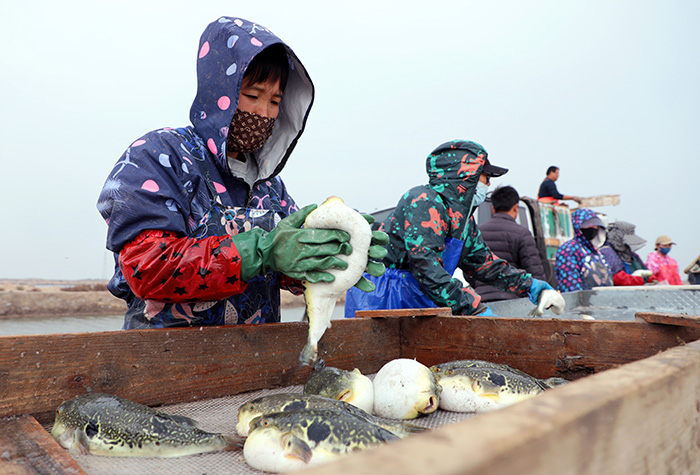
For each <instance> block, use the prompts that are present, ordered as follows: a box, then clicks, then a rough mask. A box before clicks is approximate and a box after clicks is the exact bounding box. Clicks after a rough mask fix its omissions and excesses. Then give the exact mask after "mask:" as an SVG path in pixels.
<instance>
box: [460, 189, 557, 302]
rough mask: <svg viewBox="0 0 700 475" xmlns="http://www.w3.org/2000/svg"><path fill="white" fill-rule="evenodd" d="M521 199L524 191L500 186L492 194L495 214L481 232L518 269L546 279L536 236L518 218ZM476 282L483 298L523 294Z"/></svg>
mask: <svg viewBox="0 0 700 475" xmlns="http://www.w3.org/2000/svg"><path fill="white" fill-rule="evenodd" d="M519 202H520V195H518V192H517V191H516V190H515V188H513V187H512V186H499V187H498V188H496V189H495V190H494V192H493V193H492V194H491V207H492V208H493V212H494V215H493V216H492V217H491V219H489V220H488V221H486V222H485V223H484V224H480V225H479V229H480V230H481V236H482V237H483V239H484V241H485V242H486V244H487V245H488V247H489V249H491V251H492V252H493V253H494V254H496V255H497V256H498V257H500V258H501V259H504V260H506V261H508V263H509V264H511V265H512V266H514V267H517V268H518V269H523V270H525V271H527V272H529V273H530V274H532V277H534V278H535V279H540V280H546V278H545V273H544V268H543V267H542V261H541V260H540V255H539V253H538V251H537V246H536V245H535V238H534V237H532V234H530V231H529V230H528V229H527V228H526V227H524V226H521V225H520V224H518V223H517V222H516V221H515V218H516V217H517V216H518V203H519ZM475 284H476V285H475V288H474V290H476V293H477V294H479V295H480V296H481V301H482V302H493V301H496V300H509V299H517V298H519V297H518V296H517V295H515V294H512V293H508V292H503V291H501V290H498V289H496V288H495V287H492V286H490V285H486V284H484V283H483V282H479V281H477V282H476V283H475Z"/></svg>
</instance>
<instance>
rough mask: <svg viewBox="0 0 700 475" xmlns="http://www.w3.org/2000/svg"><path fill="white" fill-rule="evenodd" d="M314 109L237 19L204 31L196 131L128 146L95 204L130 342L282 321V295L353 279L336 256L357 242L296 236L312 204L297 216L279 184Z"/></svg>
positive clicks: (259, 38)
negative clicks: (140, 336) (339, 272)
mask: <svg viewBox="0 0 700 475" xmlns="http://www.w3.org/2000/svg"><path fill="white" fill-rule="evenodd" d="M313 98H314V87H313V84H312V82H311V80H310V78H309V76H308V74H307V72H306V69H305V68H304V66H303V65H302V64H301V62H300V61H299V59H298V58H297V57H296V55H295V54H294V52H293V51H292V50H291V49H290V48H289V47H288V46H287V45H286V44H284V43H283V42H282V41H281V40H280V39H279V38H278V37H277V36H275V35H274V34H273V33H272V32H271V31H270V30H268V29H267V28H265V27H263V26H262V25H260V24H258V23H253V22H250V21H247V20H243V19H240V18H235V17H221V18H219V19H218V20H216V21H214V22H212V23H211V24H209V25H208V27H207V28H206V30H205V31H204V33H203V34H202V36H201V39H200V42H199V48H198V50H197V94H196V97H195V99H194V102H193V104H192V107H191V110H190V121H191V123H192V125H190V126H187V127H181V128H163V129H158V130H154V131H152V132H149V133H147V134H146V135H144V136H143V137H141V138H139V139H138V140H136V141H134V142H133V143H131V145H130V146H129V147H128V148H127V149H126V151H125V152H124V154H123V155H122V157H121V158H120V159H119V161H118V162H117V164H116V165H115V166H114V168H113V169H112V171H111V173H110V174H109V176H108V178H107V180H106V182H105V184H104V187H103V189H102V192H101V194H100V197H99V200H98V203H97V208H98V210H99V211H100V213H101V214H102V216H103V218H104V219H105V221H106V222H107V224H108V232H107V248H108V249H109V250H111V251H112V252H113V253H114V256H115V271H114V276H113V277H112V278H111V280H110V282H109V285H108V287H109V290H110V291H111V292H112V294H114V295H115V296H117V297H119V298H122V299H124V300H125V301H126V303H127V305H128V310H127V313H126V315H125V320H124V328H125V329H129V328H153V327H156V328H162V327H173V326H200V325H223V324H237V323H263V322H277V321H279V320H280V313H279V306H280V288H285V289H287V290H290V291H293V292H295V293H298V292H301V288H300V280H301V279H306V280H308V281H309V282H317V281H330V280H332V279H333V276H332V275H331V274H329V273H327V272H324V271H325V270H327V269H329V268H331V267H338V268H345V267H346V266H347V264H346V263H345V262H344V261H342V260H341V259H340V258H339V257H337V254H340V253H344V254H348V253H349V252H351V249H350V247H349V244H348V243H347V241H348V239H349V235H348V234H347V233H345V232H342V231H335V230H318V229H314V230H312V229H301V225H302V223H303V222H304V219H305V218H306V216H307V215H308V214H309V213H310V212H311V211H312V210H313V209H314V208H315V207H316V205H310V206H307V207H305V208H304V209H302V210H301V211H297V210H298V207H297V205H296V203H295V202H294V200H293V199H292V198H291V196H290V195H289V194H288V192H287V189H286V187H285V185H284V183H283V181H282V179H281V178H280V176H279V175H280V172H281V171H282V169H283V168H284V166H285V165H286V163H287V160H288V158H289V156H290V154H291V153H292V150H293V149H294V147H295V145H296V143H297V141H298V140H299V138H300V136H301V134H302V132H303V131H304V127H305V124H306V120H307V117H308V114H309V111H310V109H311V105H312V103H313ZM374 237H375V242H380V241H382V239H381V238H382V236H381V235H380V234H375V235H374ZM376 240H379V241H376ZM375 247H376V246H375ZM358 285H360V286H362V287H363V288H365V290H368V287H366V286H363V285H361V283H358Z"/></svg>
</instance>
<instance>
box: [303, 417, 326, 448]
mask: <svg viewBox="0 0 700 475" xmlns="http://www.w3.org/2000/svg"><path fill="white" fill-rule="evenodd" d="M306 434H307V435H308V437H309V440H311V441H313V442H315V443H317V444H318V443H319V442H321V441H322V440H326V439H327V438H328V436H329V435H331V429H330V427H328V425H327V424H325V423H323V422H321V421H314V422H313V423H312V424H311V425H310V426H309V428H308V429H307V431H306Z"/></svg>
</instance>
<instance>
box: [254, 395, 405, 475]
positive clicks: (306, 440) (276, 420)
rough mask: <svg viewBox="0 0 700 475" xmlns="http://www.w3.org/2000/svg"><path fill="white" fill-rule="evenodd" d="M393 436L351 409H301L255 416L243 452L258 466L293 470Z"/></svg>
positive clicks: (321, 462) (261, 468)
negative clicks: (350, 411)
mask: <svg viewBox="0 0 700 475" xmlns="http://www.w3.org/2000/svg"><path fill="white" fill-rule="evenodd" d="M392 440H398V437H397V436H396V435H395V434H393V433H392V432H389V431H388V430H386V429H384V428H383V427H380V426H378V425H376V424H373V423H371V422H369V421H367V420H366V419H365V418H363V417H357V416H355V415H353V414H351V413H349V412H347V411H344V410H336V409H301V410H298V411H289V412H277V413H273V414H266V415H263V416H260V417H258V418H256V419H254V420H253V421H252V422H251V423H250V432H249V433H248V437H247V439H246V441H245V446H244V447H243V456H244V457H245V461H246V463H248V465H250V466H251V467H253V468H255V469H257V470H262V471H265V472H292V471H296V470H300V469H304V468H308V467H309V466H314V465H320V464H323V463H327V462H330V461H333V460H337V459H338V458H340V457H344V456H346V455H348V454H351V453H353V452H356V451H360V450H367V449H371V448H374V447H377V446H379V445H382V444H384V443H385V442H390V441H392Z"/></svg>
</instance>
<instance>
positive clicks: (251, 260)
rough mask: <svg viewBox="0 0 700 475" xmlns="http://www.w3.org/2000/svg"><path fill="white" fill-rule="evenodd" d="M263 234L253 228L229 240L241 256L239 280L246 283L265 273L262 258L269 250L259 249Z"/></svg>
mask: <svg viewBox="0 0 700 475" xmlns="http://www.w3.org/2000/svg"><path fill="white" fill-rule="evenodd" d="M265 234H266V233H265V231H263V230H262V229H260V228H255V229H251V230H250V231H246V232H244V233H240V234H236V235H235V236H233V237H232V238H231V240H232V241H233V244H234V245H235V246H236V249H237V250H238V254H240V256H241V280H243V281H248V280H250V279H252V278H253V277H256V276H258V275H262V274H264V273H265V272H266V271H267V270H266V269H265V262H264V259H263V256H264V255H267V254H269V252H268V251H269V249H260V241H261V238H262V237H263V236H264V235H265ZM268 246H269V245H268Z"/></svg>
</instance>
